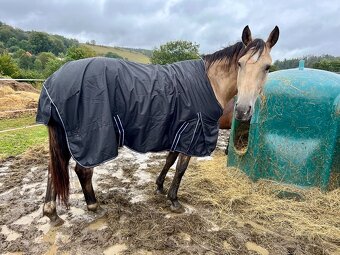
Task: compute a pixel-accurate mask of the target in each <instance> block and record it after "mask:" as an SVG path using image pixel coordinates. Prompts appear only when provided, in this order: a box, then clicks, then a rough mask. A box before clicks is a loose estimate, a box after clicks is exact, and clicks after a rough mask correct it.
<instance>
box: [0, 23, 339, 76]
mask: <svg viewBox="0 0 340 255" xmlns="http://www.w3.org/2000/svg"><path fill="white" fill-rule="evenodd" d="M88 44H95V41H94V40H92V41H90V42H88ZM131 50H134V51H138V52H141V53H143V54H145V55H148V56H150V60H151V63H152V64H169V63H173V62H176V61H182V60H187V59H198V58H200V54H199V45H198V44H196V43H192V42H189V41H182V40H180V41H171V42H168V43H165V44H163V45H161V46H159V47H158V48H155V49H154V50H153V51H150V50H143V49H131ZM94 56H96V52H95V51H94V50H92V49H91V48H89V47H86V46H85V45H81V44H80V43H79V42H78V41H77V40H76V39H68V38H65V37H63V36H60V35H52V34H48V33H44V32H37V31H23V30H21V29H18V28H14V27H11V26H9V25H6V24H5V23H3V22H0V76H7V77H11V78H41V79H45V78H47V77H48V76H50V75H51V74H52V73H53V72H55V71H56V70H57V69H59V68H60V66H61V65H63V64H64V63H66V62H67V61H70V60H77V59H82V58H88V57H94ZM105 56H106V57H111V58H121V57H120V56H119V55H117V54H116V53H113V52H108V53H107V54H106V55H105ZM302 59H304V60H305V66H306V67H310V68H317V69H323V70H327V71H332V72H340V57H334V56H331V55H323V56H307V57H303V58H302ZM299 60H300V58H292V59H284V60H277V61H275V62H274V64H273V65H272V67H271V69H270V71H276V70H281V69H288V68H296V67H298V63H299Z"/></svg>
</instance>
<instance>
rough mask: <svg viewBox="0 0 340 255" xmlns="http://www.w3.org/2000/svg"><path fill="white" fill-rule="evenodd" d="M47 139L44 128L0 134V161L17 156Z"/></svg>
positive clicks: (38, 127)
mask: <svg viewBox="0 0 340 255" xmlns="http://www.w3.org/2000/svg"><path fill="white" fill-rule="evenodd" d="M27 121H28V120H27ZM1 122H2V121H1ZM47 137H48V136H47V129H46V127H45V126H37V127H33V128H28V129H21V130H15V131H9V132H5V133H0V148H1V149H0V160H2V159H5V158H8V157H10V156H17V155H19V154H21V153H23V152H25V151H26V150H27V149H29V148H31V147H33V146H36V145H38V144H42V143H45V142H47Z"/></svg>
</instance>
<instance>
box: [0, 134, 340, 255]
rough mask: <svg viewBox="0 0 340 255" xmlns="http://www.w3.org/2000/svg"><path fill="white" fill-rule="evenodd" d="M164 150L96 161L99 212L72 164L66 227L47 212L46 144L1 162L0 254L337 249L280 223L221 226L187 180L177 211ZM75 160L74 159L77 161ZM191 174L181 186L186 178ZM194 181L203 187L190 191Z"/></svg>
mask: <svg viewBox="0 0 340 255" xmlns="http://www.w3.org/2000/svg"><path fill="white" fill-rule="evenodd" d="M226 139H227V133H226V132H222V133H221V135H220V138H219V143H218V147H217V149H216V152H215V154H214V155H216V153H217V154H218V155H219V156H220V157H221V155H223V153H224V150H225V146H226ZM214 155H213V156H212V157H206V158H201V159H199V160H197V159H192V161H191V162H190V165H189V168H188V170H187V171H188V172H190V171H194V170H196V169H198V168H199V167H200V162H202V161H204V160H209V161H212V160H214V157H215V156H214ZM165 157H166V153H155V154H150V153H148V154H138V153H135V152H132V151H130V150H128V149H126V148H123V149H121V151H120V154H119V157H118V158H117V159H115V160H113V161H110V162H108V163H106V164H103V165H102V166H99V167H97V168H96V169H95V171H94V180H93V181H94V189H95V192H96V196H97V198H98V200H99V202H100V204H101V209H100V210H99V211H98V212H97V213H93V212H89V211H87V209H86V204H85V201H84V198H83V194H82V191H81V187H80V185H79V182H78V180H77V178H76V174H75V173H74V171H70V173H71V176H70V177H71V192H70V193H71V196H70V205H71V206H70V209H69V210H66V208H65V207H64V206H62V205H58V214H59V215H60V216H61V218H62V219H64V220H65V223H64V224H63V225H62V226H59V227H52V226H51V225H50V223H49V219H48V218H47V217H43V216H42V205H43V201H44V196H45V189H46V181H47V169H46V167H47V162H48V154H47V151H46V149H44V148H42V149H38V150H35V151H34V152H31V155H28V156H27V155H25V156H23V157H19V158H12V159H9V160H7V161H5V162H2V163H1V164H0V253H1V254H207V255H208V254H263V255H265V254H331V253H326V252H325V251H323V250H318V247H314V246H313V243H314V241H315V240H308V239H307V238H306V240H300V241H299V240H291V239H285V238H284V237H282V236H280V232H279V230H278V232H277V233H276V232H273V231H270V230H268V229H266V228H264V227H263V226H261V225H258V224H255V223H254V222H246V220H243V219H242V218H240V217H237V216H235V217H234V216H233V217H231V218H230V221H229V222H228V223H227V224H224V225H221V224H220V222H221V221H220V220H219V219H218V217H217V216H216V215H218V214H217V211H216V210H215V209H214V207H213V206H211V205H209V204H207V203H205V201H204V199H202V200H200V199H197V198H195V196H191V193H190V192H183V193H182V192H181V188H182V187H181V188H180V191H179V198H180V201H181V202H182V203H183V205H184V207H185V212H184V213H182V214H175V213H172V212H171V211H170V209H169V205H168V203H167V200H166V197H164V196H159V195H155V194H154V190H155V184H154V182H155V179H156V177H157V174H158V173H159V171H160V170H161V168H162V166H163V164H164V162H165ZM223 157H224V156H223ZM74 165H75V163H74V162H72V163H71V168H73V167H74ZM170 171H171V173H169V177H167V179H166V182H165V187H169V185H170V182H171V176H172V175H173V171H174V170H173V168H172V169H171V170H170ZM189 176H190V175H189ZM185 178H186V176H185V177H184V180H183V183H182V185H186V182H185ZM191 188H192V189H197V188H199V187H186V190H188V189H189V190H190V189H191ZM216 192H218V190H217V191H216ZM233 201H234V202H233V203H234V206H235V208H237V206H239V207H242V206H244V204H242V203H239V204H237V199H236V198H235V199H234V200H233ZM233 213H235V214H237V210H235V211H234V212H231V214H233ZM283 224H284V223H283ZM300 242H301V243H304V245H300V244H299V243H300ZM335 246H336V245H335ZM301 247H302V248H301ZM306 247H307V248H306ZM308 247H309V249H310V250H308ZM331 250H332V249H331ZM333 250H336V247H335V248H334V249H333ZM309 252H310V253H309ZM323 252H324V253H323ZM334 254H335V253H334Z"/></svg>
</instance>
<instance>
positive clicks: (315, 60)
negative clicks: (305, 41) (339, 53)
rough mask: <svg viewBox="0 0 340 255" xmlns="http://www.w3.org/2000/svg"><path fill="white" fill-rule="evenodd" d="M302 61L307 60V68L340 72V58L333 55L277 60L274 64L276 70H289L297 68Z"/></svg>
mask: <svg viewBox="0 0 340 255" xmlns="http://www.w3.org/2000/svg"><path fill="white" fill-rule="evenodd" d="M300 59H303V60H305V67H308V68H315V69H322V70H326V71H330V72H337V73H338V72H340V57H334V56H331V55H322V56H305V57H302V58H292V59H284V60H276V61H275V62H274V64H273V69H274V70H282V69H289V68H297V67H298V66H299V61H300Z"/></svg>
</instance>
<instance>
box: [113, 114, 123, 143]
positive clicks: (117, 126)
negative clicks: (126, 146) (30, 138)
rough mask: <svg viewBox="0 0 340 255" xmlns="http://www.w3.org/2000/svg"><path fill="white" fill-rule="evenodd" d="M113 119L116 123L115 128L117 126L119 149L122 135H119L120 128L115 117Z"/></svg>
mask: <svg viewBox="0 0 340 255" xmlns="http://www.w3.org/2000/svg"><path fill="white" fill-rule="evenodd" d="M113 119H114V120H115V122H116V126H117V129H118V132H119V139H118V147H120V146H121V145H120V137H121V136H122V135H121V132H120V128H119V125H118V123H117V120H116V117H115V116H113Z"/></svg>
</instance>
